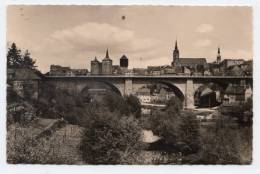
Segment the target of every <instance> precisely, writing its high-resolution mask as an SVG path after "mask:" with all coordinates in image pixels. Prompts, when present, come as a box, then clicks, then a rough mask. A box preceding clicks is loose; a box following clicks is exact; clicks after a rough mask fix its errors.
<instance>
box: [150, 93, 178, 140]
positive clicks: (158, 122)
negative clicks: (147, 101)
mask: <svg viewBox="0 0 260 174" xmlns="http://www.w3.org/2000/svg"><path fill="white" fill-rule="evenodd" d="M180 111H181V102H180V100H179V99H178V98H177V97H172V98H170V100H169V101H168V102H167V104H166V108H165V110H164V111H162V110H155V111H154V112H152V114H151V116H150V124H151V129H152V131H153V132H154V133H155V134H157V135H159V136H160V137H162V138H163V139H164V141H165V143H166V144H168V145H175V144H176V143H177V141H178V137H179V135H178V133H179V130H178V129H179V124H180V121H181V119H180V118H181V117H180Z"/></svg>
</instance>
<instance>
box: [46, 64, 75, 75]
mask: <svg viewBox="0 0 260 174" xmlns="http://www.w3.org/2000/svg"><path fill="white" fill-rule="evenodd" d="M48 75H49V76H71V69H70V67H63V66H60V65H51V66H50V71H49V73H48Z"/></svg>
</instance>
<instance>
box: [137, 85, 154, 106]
mask: <svg viewBox="0 0 260 174" xmlns="http://www.w3.org/2000/svg"><path fill="white" fill-rule="evenodd" d="M136 95H137V97H138V99H139V100H140V102H141V103H150V102H151V90H150V89H149V88H146V87H144V88H140V89H138V91H137V92H136Z"/></svg>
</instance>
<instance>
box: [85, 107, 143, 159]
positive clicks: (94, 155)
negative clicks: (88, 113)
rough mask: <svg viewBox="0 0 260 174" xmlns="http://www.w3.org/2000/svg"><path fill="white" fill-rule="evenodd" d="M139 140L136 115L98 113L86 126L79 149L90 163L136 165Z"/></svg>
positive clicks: (139, 129)
mask: <svg viewBox="0 0 260 174" xmlns="http://www.w3.org/2000/svg"><path fill="white" fill-rule="evenodd" d="M140 140H141V127H140V126H139V125H138V122H137V120H136V119H135V118H134V117H133V116H130V117H121V116H120V115H118V113H112V112H109V111H108V112H99V113H97V114H96V115H95V116H94V117H93V119H92V120H90V122H89V123H88V124H87V125H86V126H85V133H84V137H83V139H82V144H81V148H80V149H81V151H82V155H83V159H84V160H85V161H86V162H87V163H89V164H136V163H137V159H136V157H138V154H139V152H140V150H141V148H142V142H141V141H140Z"/></svg>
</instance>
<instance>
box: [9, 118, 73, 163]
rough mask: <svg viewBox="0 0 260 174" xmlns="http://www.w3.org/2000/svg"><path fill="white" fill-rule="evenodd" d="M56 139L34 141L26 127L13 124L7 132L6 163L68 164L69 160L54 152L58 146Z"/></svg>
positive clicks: (58, 142)
mask: <svg viewBox="0 0 260 174" xmlns="http://www.w3.org/2000/svg"><path fill="white" fill-rule="evenodd" d="M60 143H61V140H60V139H57V137H50V138H48V137H42V138H40V139H36V138H35V137H33V135H32V129H31V128H30V127H29V126H28V125H26V126H22V125H20V124H17V123H16V124H13V125H12V127H11V128H9V130H8V131H7V162H8V163H11V164H19V163H24V164H70V163H71V161H70V160H71V159H68V158H65V157H63V156H61V155H60V154H58V153H57V152H55V150H54V148H57V146H58V145H60Z"/></svg>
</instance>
